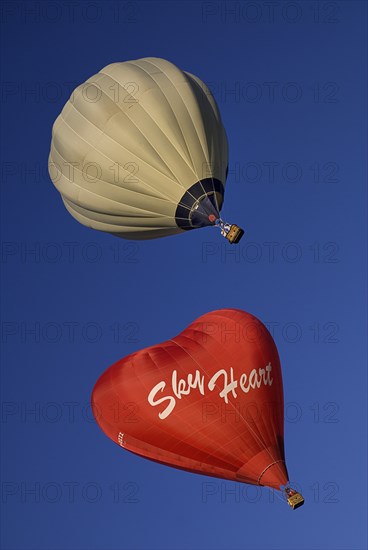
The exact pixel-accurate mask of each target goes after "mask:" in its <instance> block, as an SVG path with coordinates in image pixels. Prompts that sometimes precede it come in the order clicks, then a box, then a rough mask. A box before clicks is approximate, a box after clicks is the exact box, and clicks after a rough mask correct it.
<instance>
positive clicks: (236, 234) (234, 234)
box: [226, 224, 244, 244]
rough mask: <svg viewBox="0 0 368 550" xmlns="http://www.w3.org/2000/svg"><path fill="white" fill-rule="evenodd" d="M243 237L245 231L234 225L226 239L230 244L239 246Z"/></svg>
mask: <svg viewBox="0 0 368 550" xmlns="http://www.w3.org/2000/svg"><path fill="white" fill-rule="evenodd" d="M243 235H244V231H243V229H241V228H240V227H239V226H238V225H235V224H233V225H232V226H231V227H230V230H229V232H228V233H227V235H226V238H227V240H228V241H229V243H230V244H237V243H238V242H239V241H240V239H241V238H242V236H243Z"/></svg>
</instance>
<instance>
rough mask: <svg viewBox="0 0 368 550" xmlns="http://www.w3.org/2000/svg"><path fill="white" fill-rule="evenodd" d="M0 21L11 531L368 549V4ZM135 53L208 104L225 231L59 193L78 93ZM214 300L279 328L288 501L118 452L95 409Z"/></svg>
mask: <svg viewBox="0 0 368 550" xmlns="http://www.w3.org/2000/svg"><path fill="white" fill-rule="evenodd" d="M2 25H3V32H2V35H3V37H2V40H3V46H4V47H3V54H2V55H3V77H2V79H3V85H2V108H3V114H2V118H3V124H2V131H3V136H2V137H3V140H2V187H1V189H2V271H3V277H2V284H3V293H4V296H3V303H2V349H3V352H2V353H3V361H2V383H3V384H2V455H3V460H2V509H3V514H2V522H3V524H2V527H3V529H2V547H3V548H4V549H6V550H15V549H16V550H26V549H27V550H28V549H38V550H44V549H45V550H46V549H48V550H84V549H96V550H97V549H101V550H102V549H104V550H115V549H131V548H135V549H137V550H144V549H219V550H220V549H240V548H249V549H252V550H253V549H255V550H278V549H280V550H281V549H304V550H312V549H313V550H317V549H318V550H319V549H331V550H332V549H333V550H343V549H344V550H345V549H349V550H352V549H354V550H355V549H356V550H358V549H359V550H360V549H363V548H366V546H367V540H366V529H365V523H366V522H365V515H366V511H367V510H366V487H367V483H366V482H367V477H366V471H365V463H366V458H367V448H366V442H367V438H366V387H367V386H366V348H365V338H366V317H365V310H366V287H365V278H366V256H365V248H366V238H365V228H366V206H365V205H366V164H365V162H366V161H365V159H366V150H367V147H366V145H367V144H366V122H365V120H366V113H367V109H366V69H365V67H366V53H365V52H366V50H365V44H366V3H364V2H355V1H349V2H323V1H322V2H307V1H303V2H302V1H296V2H293V3H290V2H275V3H271V4H268V3H266V2H259V1H258V0H256V1H255V2H223V1H220V0H219V1H206V2H140V1H132V2H122V3H119V2H110V1H109V0H107V1H105V2H82V1H80V0H77V1H76V2H75V3H70V4H68V3H64V2H58V1H56V2H34V1H32V0H30V1H28V2H22V1H16V2H3V4H2ZM145 56H157V57H164V58H167V59H169V60H170V61H172V62H174V63H175V64H177V65H178V66H179V67H181V68H183V69H184V70H188V71H189V72H191V73H193V74H196V75H198V76H199V77H200V78H202V80H204V81H205V82H206V83H207V84H208V85H209V86H210V88H211V89H212V91H213V93H214V95H215V97H216V99H217V101H218V104H219V107H220V110H221V113H222V117H223V121H224V124H225V127H226V130H227V133H228V137H229V146H230V172H229V177H228V185H227V189H226V196H225V205H224V208H223V214H224V217H225V219H229V221H231V222H235V223H238V224H239V225H240V226H242V227H244V229H245V230H246V235H245V237H244V238H243V240H242V241H241V243H240V244H239V245H238V247H229V246H228V245H227V244H226V242H225V241H224V240H223V239H221V237H220V236H219V235H218V234H217V232H216V231H215V230H212V229H211V228H207V229H202V230H198V231H192V232H190V233H188V234H184V235H179V236H177V237H170V238H166V239H161V240H156V241H147V242H138V243H137V242H134V243H133V242H128V241H122V240H118V239H114V238H113V237H112V236H110V235H104V234H101V233H98V232H94V231H92V230H89V229H87V228H85V227H83V226H81V225H79V224H78V223H77V222H75V221H74V220H73V219H72V217H71V216H70V215H68V213H67V212H66V210H65V209H64V207H63V205H62V202H61V199H60V197H59V195H58V193H57V192H56V190H55V189H54V188H53V185H52V183H51V181H50V179H49V177H48V174H47V157H48V152H49V146H50V139H51V126H52V123H53V121H54V120H55V118H56V117H57V115H58V114H59V112H60V110H61V108H62V106H63V105H64V103H65V102H66V101H67V99H68V97H69V94H70V92H71V90H72V89H73V87H75V86H76V85H77V84H79V83H81V82H83V81H84V80H85V79H86V78H88V77H89V76H91V75H92V74H95V73H96V72H98V71H99V70H100V69H101V68H102V67H103V66H105V65H107V64H109V63H112V62H116V61H125V60H129V59H136V58H139V57H145ZM221 307H236V308H240V309H244V310H246V311H249V312H250V313H252V314H254V315H256V316H257V317H259V318H260V319H261V320H262V321H263V322H264V323H266V324H267V325H268V326H269V328H270V330H271V331H272V333H273V335H274V338H275V341H276V344H277V346H278V349H279V353H280V357H281V362H282V367H283V376H284V390H285V403H286V410H285V413H286V419H285V432H286V433H285V443H286V456H287V462H288V468H289V474H290V479H291V481H294V482H295V483H297V484H298V486H300V487H301V489H302V492H303V495H304V497H305V499H306V504H305V506H304V507H303V508H301V509H300V510H298V511H296V512H292V511H291V510H290V509H289V508H288V506H287V505H286V504H285V503H283V502H281V501H280V500H279V499H278V498H277V497H275V496H274V495H273V493H271V492H270V491H269V490H268V489H266V488H263V489H257V488H254V487H248V488H247V487H246V486H245V485H240V484H233V483H230V482H222V481H221V480H215V479H212V478H208V477H202V476H195V475H190V474H188V473H186V472H180V471H177V470H174V469H170V468H167V467H164V466H160V465H158V464H154V463H151V462H149V461H147V460H144V459H141V458H139V457H136V456H134V455H132V454H130V453H128V452H124V451H123V450H122V449H120V448H119V447H118V446H117V445H114V444H113V443H112V442H111V441H109V440H108V439H107V438H106V437H105V436H104V434H103V433H102V432H101V430H100V429H99V428H98V426H97V425H96V424H95V423H94V421H93V419H92V417H91V411H90V408H89V398H90V394H91V390H92V387H93V385H94V383H95V382H96V380H97V378H98V377H99V376H100V374H101V373H102V372H103V371H104V370H105V369H106V368H107V367H108V366H109V365H110V364H112V363H113V362H115V361H116V360H118V359H120V358H121V357H124V356H125V355H127V354H129V353H132V352H134V351H135V350H138V349H141V348H143V347H146V346H149V345H152V344H155V343H158V342H161V341H163V340H166V339H167V338H169V337H172V336H174V335H175V334H177V333H179V332H180V331H181V330H183V329H184V328H185V327H186V326H187V325H188V324H189V323H190V322H191V321H193V320H194V319H195V318H196V317H198V316H199V315H201V314H203V313H205V312H207V311H211V310H213V309H217V308H221Z"/></svg>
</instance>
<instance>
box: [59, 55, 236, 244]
mask: <svg viewBox="0 0 368 550" xmlns="http://www.w3.org/2000/svg"><path fill="white" fill-rule="evenodd" d="M227 166H228V143H227V137H226V133H225V129H224V127H223V124H222V121H221V116H220V113H219V110H218V107H217V105H216V102H215V100H214V98H213V96H212V95H211V93H210V91H209V90H208V88H207V86H206V85H205V84H204V83H203V82H202V81H201V80H200V79H199V78H197V77H196V76H194V75H192V74H190V73H187V72H183V71H181V70H180V69H179V68H178V67H176V66H175V65H173V64H172V63H170V62H169V61H166V60H164V59H159V58H152V57H150V58H144V59H138V60H135V61H126V62H124V63H113V64H111V65H108V66H107V67H105V68H103V69H102V70H101V71H100V72H99V73H97V74H96V75H94V76H92V77H91V78H89V79H88V80H87V81H86V82H85V83H84V84H81V85H80V86H78V88H76V90H74V92H73V93H72V95H71V97H70V99H69V101H68V102H67V103H66V105H65V106H64V108H63V110H62V112H61V114H60V115H59V117H58V118H57V119H56V121H55V124H54V126H53V131H52V142H51V151H50V156H49V173H50V176H51V179H52V181H53V183H54V185H55V187H56V188H57V189H58V190H59V192H60V194H61V197H62V200H63V202H64V205H65V207H66V208H67V210H68V211H69V212H70V214H71V215H72V216H73V217H74V218H76V219H77V220H78V221H79V222H80V223H82V224H84V225H86V226H88V227H92V228H94V229H98V230H100V231H105V232H108V233H112V234H114V235H117V236H118V237H123V238H126V239H153V238H157V237H164V236H168V235H174V234H176V233H182V232H184V231H188V230H190V229H196V228H200V227H205V226H216V227H219V229H220V230H221V233H222V235H223V236H224V237H226V238H227V239H228V241H229V242H230V243H237V242H239V240H240V238H241V236H242V235H243V233H244V232H243V230H242V229H240V228H239V227H238V226H237V225H236V224H229V223H226V222H224V221H223V220H222V219H221V217H220V210H221V207H222V204H223V200H224V191H225V181H226V175H227Z"/></svg>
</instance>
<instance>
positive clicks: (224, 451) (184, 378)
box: [92, 309, 288, 489]
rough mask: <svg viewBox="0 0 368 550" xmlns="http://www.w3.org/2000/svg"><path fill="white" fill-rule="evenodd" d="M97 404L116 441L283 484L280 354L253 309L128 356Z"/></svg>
mask: <svg viewBox="0 0 368 550" xmlns="http://www.w3.org/2000/svg"><path fill="white" fill-rule="evenodd" d="M92 406H93V411H94V414H95V418H96V420H97V422H98V424H99V425H100V427H101V428H102V430H103V431H104V432H105V433H106V435H108V437H110V438H111V439H112V440H113V441H114V442H115V443H117V444H118V445H120V446H121V447H123V448H124V449H127V450H129V451H131V452H133V453H136V454H138V455H141V456H143V457H146V458H149V459H151V460H154V461H157V462H160V463H162V464H166V465H169V466H174V467H176V468H181V469H184V470H187V471H190V472H195V473H200V474H205V475H210V476H216V477H220V478H224V479H230V480H235V481H241V482H245V483H251V484H258V485H267V486H269V487H274V488H276V489H279V488H280V486H281V485H286V484H287V481H288V474H287V469H286V464H285V456H284V427H283V388H282V377H281V368H280V362H279V357H278V353H277V349H276V346H275V343H274V341H273V339H272V337H271V335H270V333H269V332H268V331H267V329H266V327H265V326H264V325H263V324H262V323H261V322H260V321H259V320H258V319H256V318H255V317H253V316H252V315H250V314H248V313H245V312H243V311H241V310H236V309H223V310H218V311H213V312H211V313H207V314H206V315H203V316H202V317H200V318H199V319H197V320H196V321H194V322H193V323H192V324H191V325H190V326H189V327H188V328H186V329H185V330H184V331H183V332H182V333H181V334H179V335H178V336H176V337H175V338H172V339H171V340H167V341H166V342H163V343H162V344H158V345H155V346H152V347H149V348H146V349H143V350H141V351H138V352H136V353H133V354H131V355H129V356H128V357H125V358H124V359H121V360H120V361H118V362H117V363H115V364H114V365H112V366H111V367H110V368H109V369H108V370H107V371H106V372H105V373H104V374H103V375H102V376H101V377H100V379H99V380H98V381H97V383H96V385H95V387H94V390H93V394H92Z"/></svg>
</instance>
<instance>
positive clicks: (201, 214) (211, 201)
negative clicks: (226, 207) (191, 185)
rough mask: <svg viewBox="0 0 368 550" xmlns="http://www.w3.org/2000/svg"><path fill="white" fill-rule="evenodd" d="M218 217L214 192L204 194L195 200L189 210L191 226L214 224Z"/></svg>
mask: <svg viewBox="0 0 368 550" xmlns="http://www.w3.org/2000/svg"><path fill="white" fill-rule="evenodd" d="M219 218H220V213H219V206H218V203H217V197H216V195H215V194H214V193H211V194H206V195H203V196H202V197H200V198H199V199H197V200H196V202H195V203H194V204H193V206H192V208H191V211H190V216H189V219H190V223H191V225H192V227H193V228H195V227H205V226H206V225H215V224H216V220H218V219H219Z"/></svg>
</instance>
